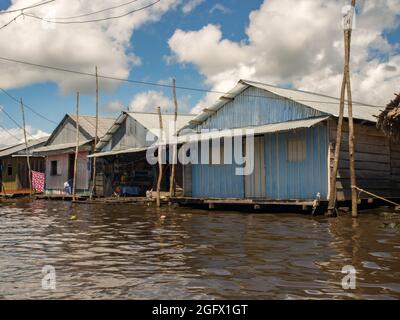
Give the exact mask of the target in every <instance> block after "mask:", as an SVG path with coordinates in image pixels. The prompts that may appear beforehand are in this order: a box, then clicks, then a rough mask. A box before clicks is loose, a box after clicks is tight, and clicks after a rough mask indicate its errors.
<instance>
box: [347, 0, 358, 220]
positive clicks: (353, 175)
mask: <svg viewBox="0 0 400 320" xmlns="http://www.w3.org/2000/svg"><path fill="white" fill-rule="evenodd" d="M355 5H356V0H352V2H351V6H352V9H353V12H354V8H355ZM347 38H348V39H347V43H348V44H347V47H348V54H347V69H346V85H347V103H348V113H349V158H350V184H351V216H352V217H353V218H357V216H358V212H357V204H358V203H357V189H356V188H357V183H356V170H355V159H354V140H355V137H354V124H353V101H352V96H351V83H350V66H349V65H350V43H351V26H350V29H349V30H347Z"/></svg>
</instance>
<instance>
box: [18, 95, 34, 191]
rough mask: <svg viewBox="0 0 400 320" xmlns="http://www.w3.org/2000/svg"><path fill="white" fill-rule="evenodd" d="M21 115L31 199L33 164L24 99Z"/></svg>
mask: <svg viewBox="0 0 400 320" xmlns="http://www.w3.org/2000/svg"><path fill="white" fill-rule="evenodd" d="M21 113H22V125H23V128H24V139H25V153H26V163H27V165H28V181H29V197H31V196H32V170H31V162H30V157H29V146H28V140H27V138H26V125H25V111H24V103H23V101H22V98H21Z"/></svg>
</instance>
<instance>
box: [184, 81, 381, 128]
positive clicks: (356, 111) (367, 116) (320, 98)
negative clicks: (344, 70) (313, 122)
mask: <svg viewBox="0 0 400 320" xmlns="http://www.w3.org/2000/svg"><path fill="white" fill-rule="evenodd" d="M249 87H255V88H259V89H262V90H266V91H269V92H271V93H273V94H276V95H278V96H280V97H282V98H284V99H290V100H292V101H295V102H298V103H300V104H302V105H304V106H307V107H310V108H313V109H315V110H318V111H320V112H324V113H326V114H329V115H333V116H335V117H338V116H339V102H340V99H339V98H335V97H330V96H327V95H322V94H318V93H312V92H307V91H301V90H294V89H286V88H280V87H277V86H273V85H269V84H264V83H261V82H256V81H250V80H240V81H239V82H238V84H237V85H236V86H235V87H234V88H233V89H231V90H230V91H229V92H227V93H226V94H225V95H223V96H222V97H221V98H220V99H219V100H218V101H217V102H216V103H214V104H213V105H212V106H210V107H208V108H207V109H208V111H207V110H205V111H203V112H202V113H200V114H199V115H198V116H196V117H195V118H194V119H193V121H192V125H190V126H185V127H193V126H195V125H196V124H199V123H202V122H204V121H205V120H206V119H208V118H209V117H211V116H212V114H213V112H215V111H217V110H219V109H220V108H222V107H223V106H224V105H225V104H227V103H228V102H230V99H234V98H235V97H236V96H237V95H239V94H240V93H242V92H243V91H244V90H246V89H247V88H249ZM379 113H380V108H379V107H376V106H372V105H368V104H365V103H360V102H356V101H353V117H354V118H355V119H359V120H367V121H371V122H376V116H377V115H378V114H379ZM344 115H345V117H347V116H348V110H347V105H346V104H345V112H344Z"/></svg>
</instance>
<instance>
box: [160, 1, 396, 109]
mask: <svg viewBox="0 0 400 320" xmlns="http://www.w3.org/2000/svg"><path fill="white" fill-rule="evenodd" d="M342 6H343V1H341V0H334V1H323V0H301V1H292V0H268V1H264V3H263V4H262V5H261V7H260V8H259V9H258V10H255V11H253V12H251V13H250V16H249V18H250V22H249V25H248V26H247V28H246V35H247V39H244V40H243V41H240V42H236V41H232V40H229V39H225V38H223V36H222V32H221V30H220V26H217V25H206V26H204V27H203V28H201V29H200V30H196V31H184V30H180V29H178V30H176V31H175V33H174V34H173V36H172V37H171V38H170V39H169V41H168V44H169V46H170V49H171V52H172V57H170V59H169V60H170V61H173V60H175V61H176V62H178V63H180V64H194V65H195V66H196V67H197V68H198V70H199V72H200V73H201V74H202V75H203V76H204V77H205V82H206V84H207V85H208V86H209V87H210V88H212V89H213V90H218V91H226V90H229V89H231V88H232V87H233V86H234V85H235V84H236V82H237V81H238V80H239V79H240V78H248V79H253V80H258V81H263V82H267V83H272V84H277V85H288V84H291V85H293V86H294V87H297V88H299V89H307V90H312V91H316V92H323V93H326V94H330V95H334V96H338V95H339V90H340V83H341V74H342V72H343V30H342V17H341V8H342ZM398 12H400V2H399V1H393V0H385V1H360V2H359V13H360V14H359V16H358V17H357V26H356V29H355V30H354V32H353V38H352V58H351V71H352V88H353V91H354V93H353V95H354V97H355V99H357V100H361V101H365V102H369V103H376V104H381V105H382V104H386V103H387V102H388V100H389V99H390V98H391V97H392V95H393V92H395V91H396V90H398V79H399V77H400V55H399V54H398V53H396V50H395V49H396V47H395V46H394V45H391V44H390V43H388V41H387V40H386V39H385V37H384V36H383V31H384V30H387V29H390V28H394V27H398V26H399V19H398V16H396V13H398ZM383 56H384V57H385V59H382V57H383ZM216 97H217V96H216V95H215V94H209V95H207V96H206V97H205V98H204V100H203V101H201V102H200V103H199V104H198V106H197V107H196V110H200V109H201V108H202V107H204V106H206V105H208V104H210V103H213V102H215V100H216Z"/></svg>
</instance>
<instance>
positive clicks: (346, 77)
mask: <svg viewBox="0 0 400 320" xmlns="http://www.w3.org/2000/svg"><path fill="white" fill-rule="evenodd" d="M351 5H352V7H353V11H352V12H355V10H354V8H355V5H356V1H355V0H352V4H351ZM351 24H352V19H350V21H349V26H347V27H346V26H345V31H344V47H345V63H344V72H343V80H342V87H341V92H340V105H339V119H338V127H337V132H336V145H335V158H334V162H333V169H332V174H331V181H330V193H329V204H328V213H327V214H328V215H333V214H334V210H335V206H336V179H337V171H338V166H339V160H340V159H339V158H340V148H341V140H342V129H343V113H344V100H345V93H346V89H347V101H348V118H349V154H350V178H351V194H352V215H353V216H357V191H356V189H355V188H356V178H355V166H354V125H353V108H352V97H351V85H350V44H351Z"/></svg>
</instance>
